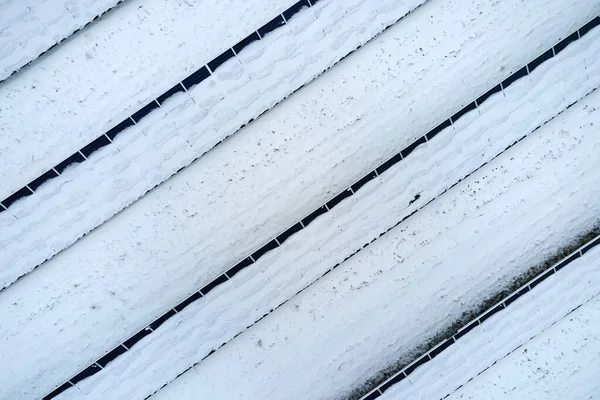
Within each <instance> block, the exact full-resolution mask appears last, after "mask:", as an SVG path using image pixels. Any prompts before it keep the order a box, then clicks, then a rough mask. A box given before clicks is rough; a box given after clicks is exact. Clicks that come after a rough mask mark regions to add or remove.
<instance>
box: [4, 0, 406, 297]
mask: <svg viewBox="0 0 600 400" xmlns="http://www.w3.org/2000/svg"><path fill="white" fill-rule="evenodd" d="M333 4H334V3H331V2H329V3H328V2H321V3H319V4H318V6H316V7H314V8H312V9H311V10H310V11H311V12H310V13H309V12H307V13H301V14H300V15H298V16H297V17H296V18H294V19H292V20H291V23H290V24H289V25H288V26H286V27H285V28H282V29H280V30H279V31H276V32H277V33H274V34H273V35H270V36H267V37H266V38H265V39H264V40H262V41H260V42H259V43H255V44H254V45H252V46H251V47H250V48H248V50H246V51H245V55H244V53H242V54H241V56H243V57H242V58H241V62H242V63H243V66H242V65H240V62H238V61H237V60H232V61H231V62H229V63H226V65H223V66H222V67H221V69H220V70H219V71H218V73H217V75H216V78H213V79H210V80H207V81H205V82H204V83H203V84H202V85H199V86H198V87H196V88H194V89H193V90H192V91H191V92H190V93H191V95H192V96H194V97H195V98H196V102H194V101H193V100H192V99H191V98H188V97H187V95H185V94H180V95H178V96H176V97H175V98H172V99H171V100H169V101H167V102H166V103H165V104H164V106H163V108H162V109H161V110H160V111H158V112H155V113H154V115H152V116H150V117H148V118H146V119H145V120H143V121H142V122H141V123H140V124H139V125H138V126H136V127H134V128H132V129H131V130H130V132H128V133H127V134H123V135H121V136H119V137H117V139H116V143H115V144H114V145H111V146H109V148H105V149H104V150H103V151H102V152H100V153H97V154H96V155H94V156H92V160H90V161H88V162H86V163H85V164H84V165H81V166H78V167H76V168H75V169H74V171H71V172H70V173H69V174H67V175H66V176H65V177H61V178H59V179H55V180H53V181H51V182H50V183H48V184H47V185H46V187H45V188H42V189H40V190H39V192H36V194H35V195H33V196H31V197H29V198H27V199H26V200H24V201H22V202H20V204H16V205H14V206H12V207H11V208H10V213H12V214H13V215H14V216H15V217H16V218H13V217H11V216H10V215H8V214H7V213H5V214H6V215H0V232H1V233H2V235H0V237H2V239H0V240H2V242H1V244H2V246H1V247H2V248H3V249H4V253H5V257H3V259H2V261H0V271H1V272H0V282H1V287H4V286H7V285H8V284H10V283H11V282H13V281H14V280H15V279H16V278H18V277H19V276H22V275H23V274H25V273H27V272H29V271H31V270H32V269H33V268H34V267H35V266H37V265H39V264H40V263H41V262H43V261H44V260H46V259H49V258H50V257H52V256H53V255H55V254H56V253H57V252H59V251H61V250H63V249H64V248H66V247H68V246H70V245H71V244H72V243H73V242H75V241H76V240H77V239H78V238H80V237H81V236H82V235H84V234H86V233H88V232H89V231H90V230H91V229H93V228H94V227H96V226H98V225H100V224H102V223H103V222H104V221H106V220H108V219H109V218H111V217H112V216H114V215H115V214H116V213H117V212H119V211H120V210H122V209H123V208H125V207H126V206H128V205H129V204H131V203H132V202H133V201H135V200H137V199H138V198H139V197H141V196H142V195H143V194H144V193H146V191H148V190H149V189H151V188H152V187H154V186H156V185H158V184H160V183H161V182H163V181H164V180H165V179H167V178H168V177H169V176H171V175H172V174H174V173H175V172H176V171H177V170H179V169H180V168H181V167H183V166H186V165H188V164H189V163H190V162H191V161H192V159H193V158H195V157H198V156H199V155H201V154H202V153H203V152H206V151H208V150H209V149H210V148H212V147H213V146H214V145H215V143H217V142H218V141H220V140H222V139H223V138H224V137H226V136H228V135H231V134H232V133H233V132H234V129H237V128H238V127H239V126H241V125H242V124H245V123H247V122H248V120H249V119H250V118H254V117H256V116H257V115H258V114H260V113H261V112H262V111H264V110H266V109H267V108H269V107H271V106H273V104H275V103H276V102H278V101H280V100H281V99H282V98H283V97H284V96H287V95H289V94H290V93H291V92H292V91H294V90H296V89H297V88H298V87H300V86H301V85H302V84H305V83H306V82H308V81H310V80H312V79H313V78H314V76H315V75H317V74H318V73H320V72H321V71H323V70H325V69H327V68H328V67H330V66H331V65H332V64H333V63H334V62H335V61H337V60H339V59H340V58H341V57H343V56H345V55H346V54H348V52H349V51H350V50H351V49H352V48H354V46H356V43H355V42H354V40H353V39H352V35H349V32H352V31H353V30H356V31H360V32H361V33H362V35H363V36H361V38H362V39H364V40H365V41H366V40H367V39H369V38H371V37H372V36H373V35H374V34H375V33H377V32H373V31H372V30H371V29H382V27H383V24H384V23H387V22H389V20H390V18H399V17H401V16H402V15H404V14H405V13H407V12H408V11H410V10H411V9H412V7H414V5H415V4H417V3H416V2H414V1H408V2H399V3H397V5H396V6H395V7H392V6H388V7H387V8H386V13H385V14H377V15H376V16H375V17H373V16H372V14H373V12H367V11H368V9H369V6H371V7H372V6H373V5H374V4H375V3H374V2H370V3H368V2H365V3H362V5H361V7H359V8H355V9H354V10H352V11H353V14H351V15H355V14H356V15H358V16H360V17H361V19H359V20H358V21H356V20H355V19H352V18H349V16H346V17H345V18H344V19H340V16H339V14H340V9H339V7H338V6H337V4H338V3H335V4H336V7H333ZM344 4H346V6H350V5H352V3H344ZM379 5H380V6H382V5H384V4H381V3H380V4H379ZM312 12H315V13H317V15H318V16H319V18H318V19H317V18H316V17H315V15H314V14H312ZM373 19H374V20H373ZM332 21H337V22H336V23H335V24H332ZM360 21H363V22H364V25H358V27H354V24H357V23H358V22H360ZM367 26H368V27H370V28H369V29H367V28H366V27H367ZM325 29H326V30H327V32H328V33H327V35H324V33H323V32H324V30H325ZM280 31H281V32H280ZM292 33H293V34H292ZM340 37H342V38H344V40H340ZM317 39H318V40H319V42H318V43H319V46H315V45H311V44H312V43H313V42H314V41H315V40H317ZM282 54H286V55H287V56H286V57H283V56H282ZM401 54H403V55H406V52H404V51H403V52H402V53H401ZM273 60H276V63H274V61H273ZM299 60H303V62H302V63H300V62H299ZM261 70H266V71H267V73H263V74H262V76H259V75H257V74H258V71H261ZM299 71H300V73H299ZM343 79H345V78H343ZM355 80H356V78H355ZM232 84H233V86H232ZM341 85H342V82H340V81H339V77H338V78H337V82H336V87H340V86H341ZM323 87H327V88H328V87H329V86H327V85H323V86H321V90H323V89H322V88H323ZM371 90H374V89H373V88H371ZM313 93H314V92H313ZM202 95H204V97H206V99H203V98H202ZM225 96H226V97H225ZM330 101H331V102H332V104H331V105H332V106H336V107H340V105H339V104H337V103H336V100H335V99H334V98H332V97H330ZM207 103H211V104H207ZM296 104H297V103H296ZM209 106H210V107H209ZM342 106H343V104H342ZM357 106H362V104H357ZM302 107H303V108H306V109H308V111H309V112H313V110H312V107H313V106H312V105H311V104H305V105H303V106H302ZM233 110H236V111H233ZM236 112H237V115H232V113H233V114H235V113H236ZM308 117H309V116H308V115H307V116H304V117H303V118H302V119H301V121H302V120H303V119H306V118H308ZM287 123H288V121H282V122H281V124H287ZM281 126H285V125H281ZM232 127H233V128H232ZM313 127H314V125H309V126H308V127H305V129H307V128H309V129H312V128H313ZM260 129H261V128H259V130H260ZM321 129H322V128H321ZM254 131H255V132H256V130H254ZM298 131H300V129H298ZM301 132H302V133H305V132H307V131H301ZM262 133H263V132H261V134H262ZM324 133H325V132H324ZM269 140H272V139H269ZM285 140H287V137H286V138H284V141H285ZM256 142H260V138H259V139H256ZM313 143H314V142H307V144H306V145H309V146H310V145H313ZM316 143H318V142H316ZM306 145H305V146H304V147H306ZM252 146H253V147H254V144H253V145H252ZM307 149H308V148H307ZM274 151H275V150H274ZM260 154H261V155H263V154H264V153H262V152H261V153H260ZM142 155H143V157H142ZM378 155H379V154H378ZM237 157H238V155H237V154H235V153H234V154H231V152H230V153H229V154H228V156H227V158H228V159H229V160H230V159H235V158H237ZM227 158H223V159H224V160H226V159H227ZM256 159H257V157H254V158H253V160H252V162H253V163H254V162H256ZM226 167H227V165H225V166H224V167H222V168H226ZM247 168H248V169H250V167H247ZM237 173H238V174H245V173H247V171H244V170H242V171H241V172H239V170H238V172H237ZM270 173H271V174H273V173H274V172H273V171H272V172H270ZM228 186H229V185H228ZM306 212H308V210H307V211H306ZM49 221H52V223H50V224H49V223H48V222H49ZM269 233H270V232H269ZM32 243H35V244H36V245H34V246H32Z"/></svg>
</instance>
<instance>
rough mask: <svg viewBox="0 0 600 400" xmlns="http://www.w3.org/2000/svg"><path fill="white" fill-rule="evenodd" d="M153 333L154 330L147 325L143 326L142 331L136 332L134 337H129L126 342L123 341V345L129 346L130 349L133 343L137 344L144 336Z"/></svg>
mask: <svg viewBox="0 0 600 400" xmlns="http://www.w3.org/2000/svg"><path fill="white" fill-rule="evenodd" d="M151 333H152V331H151V330H150V329H148V328H147V327H146V328H142V330H141V331H139V332H138V333H136V334H135V335H133V336H132V337H130V338H129V339H127V340H126V341H125V342H123V345H124V346H125V347H127V348H128V349H130V348H131V347H133V345H135V344H136V343H137V342H139V341H140V340H142V339H143V338H145V337H146V336H148V335H149V334H151Z"/></svg>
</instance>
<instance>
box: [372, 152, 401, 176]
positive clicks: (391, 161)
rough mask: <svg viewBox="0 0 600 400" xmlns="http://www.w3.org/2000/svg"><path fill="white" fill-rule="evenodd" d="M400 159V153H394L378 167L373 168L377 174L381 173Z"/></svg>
mask: <svg viewBox="0 0 600 400" xmlns="http://www.w3.org/2000/svg"><path fill="white" fill-rule="evenodd" d="M400 160H402V155H400V153H397V154H394V156H393V157H392V158H390V159H389V160H387V161H386V162H384V163H383V164H381V165H380V166H379V167H377V168H375V172H377V175H381V174H383V173H384V172H385V171H387V170H388V169H390V168H391V167H392V166H393V165H395V164H397V163H398V162H400Z"/></svg>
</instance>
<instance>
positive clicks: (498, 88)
mask: <svg viewBox="0 0 600 400" xmlns="http://www.w3.org/2000/svg"><path fill="white" fill-rule="evenodd" d="M501 91H502V87H501V86H500V84H497V85H496V86H494V87H493V88H491V89H490V90H488V91H487V92H485V93H484V94H482V95H481V96H479V97H478V98H477V100H475V101H476V102H477V105H478V106H480V105H481V104H483V102H485V101H486V100H487V99H489V98H490V97H491V96H492V95H493V94H496V93H500V92H501Z"/></svg>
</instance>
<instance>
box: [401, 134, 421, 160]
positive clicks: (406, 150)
mask: <svg viewBox="0 0 600 400" xmlns="http://www.w3.org/2000/svg"><path fill="white" fill-rule="evenodd" d="M425 143H427V139H426V138H425V136H421V137H420V138H418V139H417V140H415V141H414V142H412V143H411V144H409V145H408V146H407V147H406V148H404V150H402V151H401V152H400V155H401V156H402V158H406V157H408V155H409V154H410V153H412V152H413V151H414V150H415V149H416V148H417V147H418V146H420V145H422V144H425Z"/></svg>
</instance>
